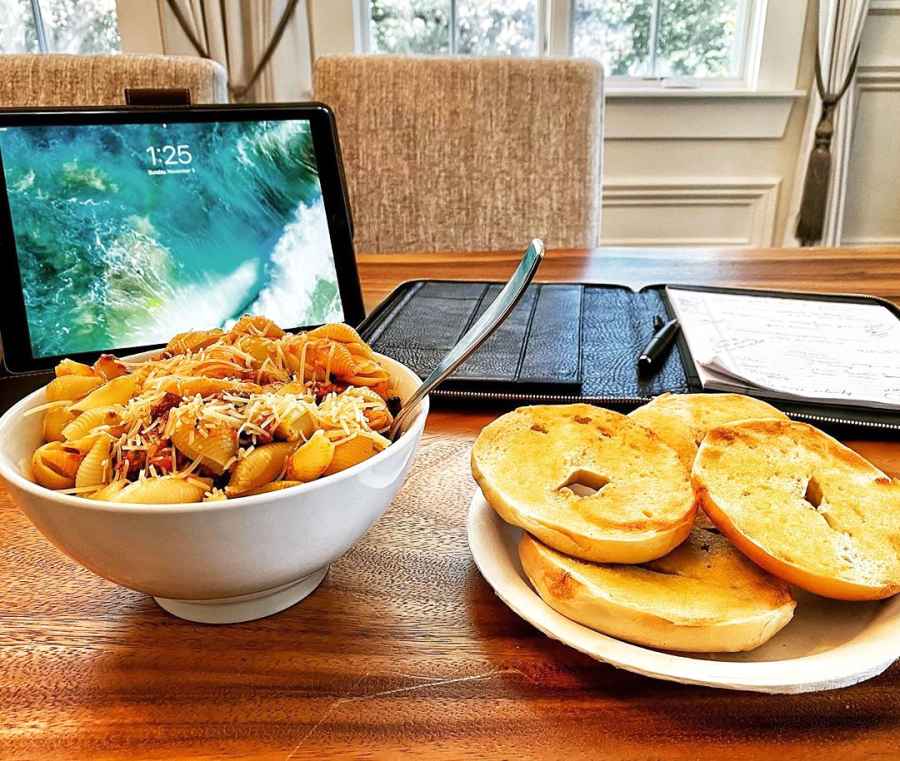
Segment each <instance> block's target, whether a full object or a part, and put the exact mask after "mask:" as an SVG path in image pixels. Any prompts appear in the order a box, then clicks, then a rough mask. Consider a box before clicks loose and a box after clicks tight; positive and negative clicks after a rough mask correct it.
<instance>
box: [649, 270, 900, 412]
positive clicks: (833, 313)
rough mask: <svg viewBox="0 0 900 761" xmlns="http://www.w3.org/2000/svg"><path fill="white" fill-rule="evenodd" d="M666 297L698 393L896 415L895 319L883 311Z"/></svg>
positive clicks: (700, 294) (760, 298)
mask: <svg viewBox="0 0 900 761" xmlns="http://www.w3.org/2000/svg"><path fill="white" fill-rule="evenodd" d="M666 293H667V295H668V298H669V302H670V304H671V305H672V308H673V310H674V312H675V316H676V317H677V318H678V320H679V322H680V324H681V328H682V331H683V334H684V338H685V340H686V342H687V345H688V348H689V349H690V352H691V355H692V356H693V359H694V363H695V365H696V367H697V373H698V375H699V377H700V382H701V383H702V385H703V388H704V389H707V390H715V391H733V392H736V393H751V394H752V393H760V392H764V393H765V395H767V396H769V397H772V398H774V399H784V400H790V401H793V400H817V401H821V402H827V403H834V404H840V405H851V406H860V407H877V408H881V409H888V410H900V320H898V319H897V316H896V315H895V314H894V313H893V312H892V311H891V310H890V309H888V308H887V307H886V306H884V305H882V304H879V303H876V302H870V303H852V302H844V301H830V300H820V299H815V298H804V297H803V296H790V297H774V296H767V295H749V294H747V293H741V294H733V293H719V292H711V291H703V290H691V289H684V288H677V287H671V286H670V287H668V288H667V289H666Z"/></svg>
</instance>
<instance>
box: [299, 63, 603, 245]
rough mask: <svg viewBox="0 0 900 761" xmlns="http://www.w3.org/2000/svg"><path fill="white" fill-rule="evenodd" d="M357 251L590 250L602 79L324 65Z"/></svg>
mask: <svg viewBox="0 0 900 761" xmlns="http://www.w3.org/2000/svg"><path fill="white" fill-rule="evenodd" d="M314 89H315V97H316V99H317V100H319V101H322V102H324V103H326V104H328V105H329V106H331V108H332V109H333V110H334V112H335V117H336V120H337V128H338V133H339V136H340V141H341V146H342V152H343V157H344V167H345V172H346V175H347V182H348V185H349V189H350V203H351V207H352V211H353V218H354V225H355V241H356V248H357V250H358V251H360V252H366V253H387V252H401V251H416V250H418V251H449V250H458V251H479V250H482V251H485V250H502V249H509V248H519V247H522V246H523V245H524V244H526V243H527V241H528V239H529V238H531V237H542V238H543V239H544V241H545V243H546V244H547V246H548V247H554V248H560V247H585V246H590V245H593V244H595V243H596V242H597V239H598V234H599V221H600V185H601V181H600V161H601V146H602V122H603V70H602V68H601V67H600V65H599V64H597V63H594V62H592V61H584V60H573V59H561V58H560V59H552V58H462V57H454V58H419V57H407V56H402V57H400V56H374V55H373V56H334V57H322V58H320V59H319V60H318V61H317V62H316V64H315V71H314Z"/></svg>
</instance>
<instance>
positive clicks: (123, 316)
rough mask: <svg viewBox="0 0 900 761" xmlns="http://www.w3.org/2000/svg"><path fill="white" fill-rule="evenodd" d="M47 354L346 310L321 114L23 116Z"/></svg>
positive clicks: (25, 228) (10, 140) (16, 216)
mask: <svg viewBox="0 0 900 761" xmlns="http://www.w3.org/2000/svg"><path fill="white" fill-rule="evenodd" d="M0 157H2V161H3V173H4V176H5V181H6V186H7V197H8V198H9V204H10V209H11V213H12V221H13V228H14V231H15V240H16V248H17V254H18V258H19V268H20V271H21V275H22V281H23V282H22V285H23V289H24V293H25V303H26V310H27V314H28V325H29V332H30V335H31V342H32V352H33V354H34V356H36V357H46V356H52V355H56V354H67V353H75V352H82V351H96V350H100V349H110V348H115V347H129V346H140V345H143V344H153V343H163V342H165V341H166V340H168V338H169V337H170V336H172V335H173V334H174V333H177V332H179V331H182V330H191V329H201V328H210V327H216V326H220V327H227V326H228V325H229V324H230V322H232V321H233V320H235V319H237V318H238V317H239V316H240V315H242V314H244V313H247V312H249V313H252V314H264V315H267V316H268V317H271V318H272V319H273V320H275V321H276V322H278V323H279V324H280V325H283V326H291V327H295V326H301V325H313V324H317V323H322V322H328V321H332V320H341V319H343V310H342V308H341V302H340V296H339V293H338V287H337V274H336V272H335V267H334V260H333V256H332V250H331V241H330V237H329V234H328V224H327V219H326V215H325V209H324V206H323V202H322V190H321V186H320V184H319V177H318V171H317V167H316V161H315V154H314V150H313V145H312V135H311V134H310V129H309V123H308V122H306V121H301V120H295V121H279V122H250V123H237V122H213V123H209V122H207V123H196V124H184V123H182V124H168V125H163V124H142V125H92V126H82V127H77V128H76V127H10V128H6V129H0Z"/></svg>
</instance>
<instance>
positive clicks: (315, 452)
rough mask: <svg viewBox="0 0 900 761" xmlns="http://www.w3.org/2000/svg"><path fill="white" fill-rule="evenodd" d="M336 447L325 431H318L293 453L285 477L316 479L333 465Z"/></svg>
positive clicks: (296, 479) (294, 479)
mask: <svg viewBox="0 0 900 761" xmlns="http://www.w3.org/2000/svg"><path fill="white" fill-rule="evenodd" d="M334 449H335V447H334V444H332V443H331V440H330V439H329V438H328V437H327V436H326V435H325V431H316V432H315V433H314V434H313V435H312V438H310V440H309V441H307V442H306V443H305V444H304V445H303V446H301V447H300V448H299V449H298V450H297V451H296V452H294V454H292V455H291V457H290V459H289V460H288V466H287V471H286V472H285V478H289V479H291V480H293V481H302V482H303V483H306V482H308V481H315V480H316V479H317V478H318V477H319V476H321V475H322V474H323V473H324V472H325V470H326V468H328V466H329V465H331V460H332V458H333V457H334Z"/></svg>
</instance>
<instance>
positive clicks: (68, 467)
mask: <svg viewBox="0 0 900 761" xmlns="http://www.w3.org/2000/svg"><path fill="white" fill-rule="evenodd" d="M82 459H83V454H82V453H81V452H79V451H78V450H77V449H75V448H74V447H67V446H65V445H64V444H62V443H61V442H58V441H52V442H50V443H49V444H44V445H43V446H41V447H38V448H37V449H36V450H35V451H34V454H33V455H32V456H31V472H32V475H33V476H34V480H35V481H36V482H37V483H39V484H40V485H41V486H46V487H47V488H48V489H71V488H72V487H73V486H75V474H76V473H77V472H78V466H79V465H80V464H81V460H82Z"/></svg>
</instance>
